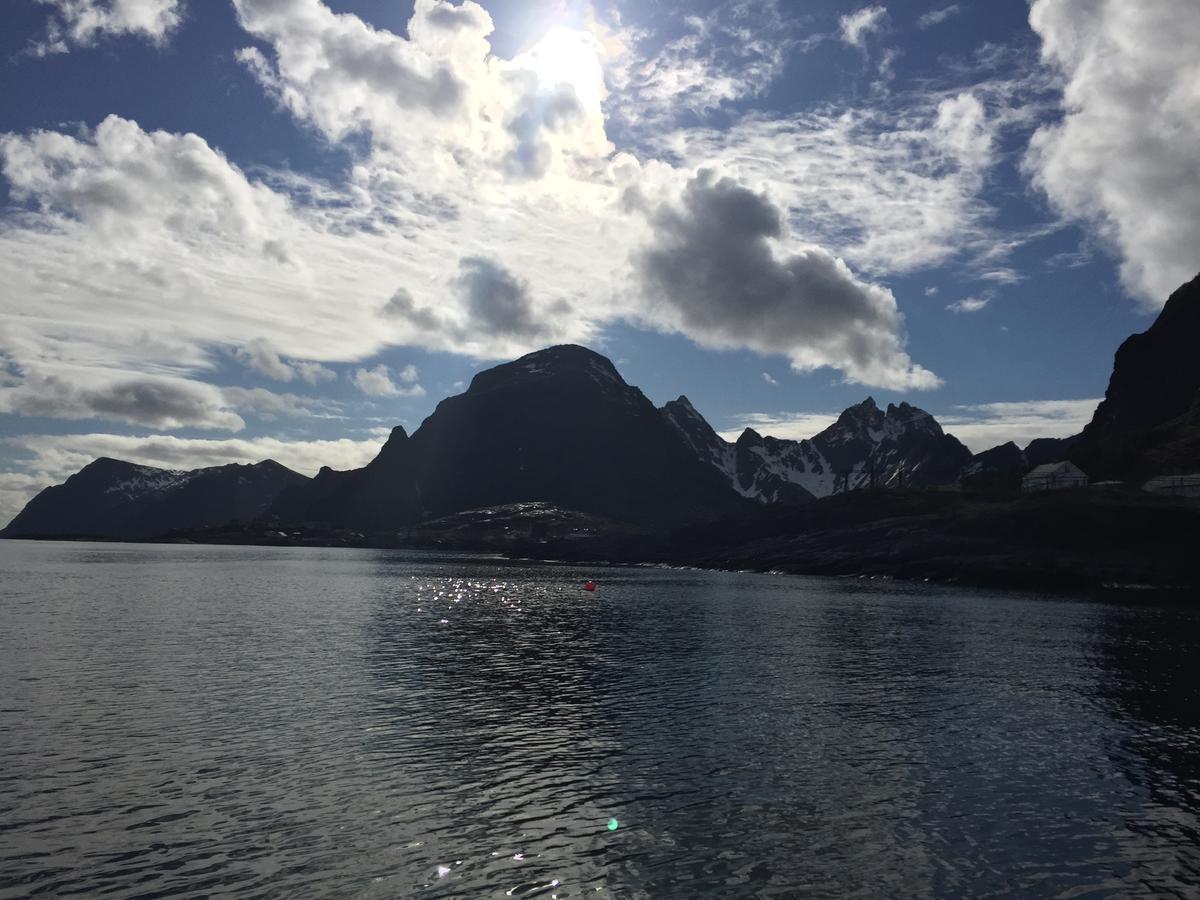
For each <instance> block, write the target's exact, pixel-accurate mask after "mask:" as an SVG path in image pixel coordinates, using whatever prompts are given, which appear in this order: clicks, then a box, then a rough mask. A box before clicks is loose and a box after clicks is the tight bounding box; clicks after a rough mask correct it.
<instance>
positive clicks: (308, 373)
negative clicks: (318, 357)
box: [292, 360, 337, 384]
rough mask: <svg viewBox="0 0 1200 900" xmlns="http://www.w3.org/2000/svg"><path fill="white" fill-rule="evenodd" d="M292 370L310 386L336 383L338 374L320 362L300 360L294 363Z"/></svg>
mask: <svg viewBox="0 0 1200 900" xmlns="http://www.w3.org/2000/svg"><path fill="white" fill-rule="evenodd" d="M292 368H293V369H294V370H295V371H296V374H297V375H299V376H300V380H301V381H304V382H307V383H308V384H320V383H321V382H323V381H336V380H337V372H335V371H333V369H331V368H329V367H328V366H323V365H321V364H320V363H318V362H310V361H308V360H299V361H297V362H293V363H292Z"/></svg>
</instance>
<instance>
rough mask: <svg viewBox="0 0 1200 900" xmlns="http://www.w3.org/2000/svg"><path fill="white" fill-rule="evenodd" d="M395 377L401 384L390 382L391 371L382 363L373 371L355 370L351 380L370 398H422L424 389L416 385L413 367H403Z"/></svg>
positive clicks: (414, 368)
mask: <svg viewBox="0 0 1200 900" xmlns="http://www.w3.org/2000/svg"><path fill="white" fill-rule="evenodd" d="M397 377H398V378H399V379H400V381H401V382H402V383H403V386H402V385H399V384H396V383H395V382H394V381H393V380H392V370H391V369H389V368H388V367H387V366H386V365H384V364H383V363H380V364H379V365H377V366H375V368H373V369H355V370H354V374H353V375H352V376H351V380H352V381H353V382H354V386H355V387H357V388H358V389H359V390H360V391H362V392H363V393H364V394H366V395H368V396H370V397H424V396H425V388H423V387H421V385H419V384H417V369H416V367H415V366H411V365H410V366H405V367H404V368H403V369H401V370H400V372H398V373H397Z"/></svg>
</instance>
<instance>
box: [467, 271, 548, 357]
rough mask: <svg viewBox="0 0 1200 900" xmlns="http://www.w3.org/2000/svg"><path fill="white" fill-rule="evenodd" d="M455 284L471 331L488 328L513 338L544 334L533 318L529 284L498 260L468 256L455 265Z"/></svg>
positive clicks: (542, 327)
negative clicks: (468, 317) (464, 306)
mask: <svg viewBox="0 0 1200 900" xmlns="http://www.w3.org/2000/svg"><path fill="white" fill-rule="evenodd" d="M458 268H459V271H458V278H457V279H455V286H456V287H457V288H458V291H459V293H460V294H461V295H462V298H463V300H464V301H465V303H466V307H467V312H468V314H469V315H470V317H471V326H472V329H471V330H473V331H479V330H480V329H483V330H484V331H490V332H492V333H495V334H501V335H510V336H514V337H536V336H538V335H540V334H544V333H546V328H545V326H544V325H543V324H542V323H540V322H538V321H537V319H536V318H535V317H534V311H533V304H532V303H531V302H530V299H529V285H528V283H526V282H525V281H524V280H522V279H519V278H517V277H516V276H515V275H513V274H512V273H511V272H509V271H508V270H507V269H505V268H504V267H503V266H501V265H500V264H499V263H496V262H494V261H492V260H490V259H485V258H484V257H481V256H468V257H465V258H463V259H462V260H461V261H460V262H459V264H458Z"/></svg>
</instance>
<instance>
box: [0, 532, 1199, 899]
mask: <svg viewBox="0 0 1200 900" xmlns="http://www.w3.org/2000/svg"><path fill="white" fill-rule="evenodd" d="M589 577H595V578H596V579H597V581H598V583H599V588H598V590H597V591H596V592H595V593H594V594H588V593H585V592H584V591H583V590H582V589H581V587H582V584H583V582H584V581H585V580H587V579H588V578H589ZM1198 637H1200V614H1198V613H1197V612H1196V611H1195V610H1194V609H1192V608H1189V607H1187V606H1185V605H1182V604H1180V605H1173V606H1166V605H1154V604H1150V603H1145V602H1142V603H1138V604H1133V603H1114V602H1098V601H1095V600H1089V599H1088V598H1064V597H1038V596H1033V595H1028V594H1007V593H994V592H985V591H977V590H968V589H957V588H956V589H950V588H945V587H930V586H913V585H904V584H896V583H881V582H863V581H859V580H845V579H842V580H836V579H835V580H827V579H806V578H796V577H773V576H760V575H738V574H721V573H707V572H679V571H665V570H650V569H625V568H620V569H583V568H575V567H565V566H556V565H535V564H522V563H510V562H504V561H500V560H492V559H472V558H463V557H445V556H443V557H433V556H429V555H418V554H410V553H397V552H372V551H352V550H322V549H262V548H213V547H191V546H129V545H111V544H110V545H95V544H93V545H80V544H74V545H72V544H31V543H14V542H0V896H3V897H18V896H40V895H49V896H62V895H67V894H88V895H99V894H104V895H111V896H117V897H133V896H141V897H159V896H202V895H212V894H220V895H223V896H245V897H263V896H276V897H303V896H313V897H316V896H332V895H338V896H361V897H409V896H413V897H459V896H461V897H504V896H540V897H584V896H587V897H597V896H598V897H620V898H624V897H654V898H657V897H704V896H715V897H759V896H761V897H772V896H777V897H794V896H804V895H839V896H862V897H878V896H905V897H908V896H963V895H970V896H994V895H1018V896H1025V897H1028V896H1034V897H1036V896H1047V897H1048V896H1064V897H1081V896H1105V895H1122V896H1128V895H1139V894H1140V895H1172V894H1174V895H1177V896H1196V895H1197V893H1198V892H1200V849H1198V848H1200V704H1198V702H1197V701H1198V699H1200V694H1198V692H1200V677H1198V676H1200V653H1197V638H1198Z"/></svg>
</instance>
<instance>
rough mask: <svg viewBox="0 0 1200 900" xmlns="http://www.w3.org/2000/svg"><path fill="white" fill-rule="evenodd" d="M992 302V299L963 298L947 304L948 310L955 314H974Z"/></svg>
mask: <svg viewBox="0 0 1200 900" xmlns="http://www.w3.org/2000/svg"><path fill="white" fill-rule="evenodd" d="M991 302H992V301H991V298H990V297H963V299H961V300H955V301H954V302H953V303H949V304H947V305H946V309H948V310H949V311H950V312H953V313H973V312H979V311H980V310H981V309H983V308H984V307H985V306H987V305H988V304H989V303H991Z"/></svg>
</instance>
